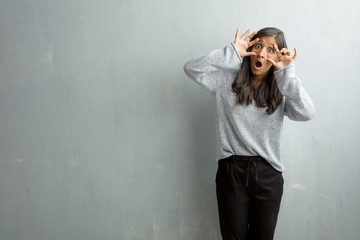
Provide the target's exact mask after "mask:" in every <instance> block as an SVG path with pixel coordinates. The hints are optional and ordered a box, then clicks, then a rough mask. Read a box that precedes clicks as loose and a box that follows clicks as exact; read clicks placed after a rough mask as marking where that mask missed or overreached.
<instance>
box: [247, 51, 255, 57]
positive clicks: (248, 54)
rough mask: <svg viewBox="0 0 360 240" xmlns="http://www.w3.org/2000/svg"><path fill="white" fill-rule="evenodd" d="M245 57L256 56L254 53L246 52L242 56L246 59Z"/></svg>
mask: <svg viewBox="0 0 360 240" xmlns="http://www.w3.org/2000/svg"><path fill="white" fill-rule="evenodd" d="M247 56H256V53H254V52H246V53H245V54H244V57H247Z"/></svg>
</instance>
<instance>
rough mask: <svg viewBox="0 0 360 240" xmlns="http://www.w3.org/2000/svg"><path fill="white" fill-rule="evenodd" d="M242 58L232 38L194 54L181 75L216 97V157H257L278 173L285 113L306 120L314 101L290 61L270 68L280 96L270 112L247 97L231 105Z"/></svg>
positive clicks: (313, 110)
mask: <svg viewBox="0 0 360 240" xmlns="http://www.w3.org/2000/svg"><path fill="white" fill-rule="evenodd" d="M241 63H242V59H241V57H240V55H239V53H238V52H237V50H236V47H235V45H234V44H233V43H231V44H229V45H228V46H226V47H225V48H223V49H216V50H213V51H211V52H210V53H209V54H207V55H205V56H201V57H197V58H194V59H192V60H190V61H188V62H187V63H186V64H185V66H184V71H185V73H186V75H187V76H188V77H189V78H191V79H192V80H194V81H195V82H196V83H198V84H199V85H200V86H202V87H203V88H205V89H206V90H208V91H209V92H210V93H212V94H213V95H214V96H215V102H216V143H217V150H216V159H217V160H219V159H222V158H226V157H228V156H230V155H233V154H235V155H245V156H257V155H259V156H261V157H263V158H264V159H266V160H267V161H268V162H269V163H270V164H271V165H272V166H273V167H274V168H275V169H276V170H278V171H280V172H283V171H284V169H285V168H284V166H283V164H282V162H281V152H280V150H281V146H280V139H281V132H282V125H283V119H284V116H287V117H288V118H289V119H292V120H296V121H307V120H310V119H311V118H312V117H313V116H314V114H315V106H314V104H313V102H312V100H311V99H310V97H309V95H308V94H307V92H306V91H305V89H304V88H303V87H302V86H301V82H300V79H299V78H298V77H297V76H296V75H295V65H289V66H286V67H284V68H283V69H280V70H278V71H275V72H274V74H275V78H276V80H277V83H278V87H279V90H280V92H281V94H282V95H283V99H282V101H281V103H280V105H279V107H278V108H277V109H276V111H275V112H274V113H273V114H270V115H269V114H267V113H266V108H267V107H265V108H260V107H258V106H257V105H256V102H255V101H252V103H251V104H250V105H240V104H235V100H236V93H234V92H233V91H232V87H231V85H232V83H233V81H234V80H235V79H236V77H237V75H238V72H239V70H240V65H241Z"/></svg>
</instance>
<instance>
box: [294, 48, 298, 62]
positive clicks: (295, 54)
mask: <svg viewBox="0 0 360 240" xmlns="http://www.w3.org/2000/svg"><path fill="white" fill-rule="evenodd" d="M294 51H295V53H294V56H293V59H294V60H295V59H296V57H297V53H298V52H297V49H296V48H294Z"/></svg>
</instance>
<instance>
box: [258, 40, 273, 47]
mask: <svg viewBox="0 0 360 240" xmlns="http://www.w3.org/2000/svg"><path fill="white" fill-rule="evenodd" d="M258 42H264V41H263V40H261V39H260V40H259V41H258ZM268 44H269V45H272V46H274V44H273V43H268Z"/></svg>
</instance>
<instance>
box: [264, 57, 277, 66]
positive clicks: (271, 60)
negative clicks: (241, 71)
mask: <svg viewBox="0 0 360 240" xmlns="http://www.w3.org/2000/svg"><path fill="white" fill-rule="evenodd" d="M266 60H267V61H268V62H270V63H271V64H272V65H274V66H275V65H276V62H275V61H274V60H273V59H271V58H268V59H266Z"/></svg>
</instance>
